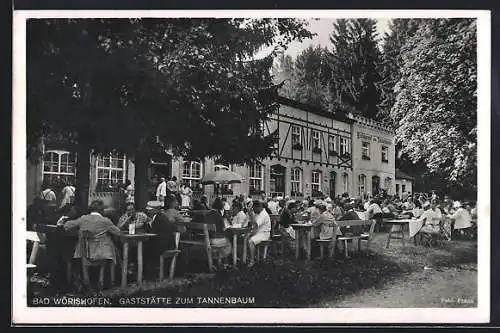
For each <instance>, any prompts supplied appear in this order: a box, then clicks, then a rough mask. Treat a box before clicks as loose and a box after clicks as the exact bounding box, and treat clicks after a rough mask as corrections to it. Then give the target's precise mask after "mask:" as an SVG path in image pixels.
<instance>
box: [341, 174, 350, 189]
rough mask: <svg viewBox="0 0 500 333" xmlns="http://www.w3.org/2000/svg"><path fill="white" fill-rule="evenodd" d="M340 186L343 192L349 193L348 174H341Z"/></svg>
mask: <svg viewBox="0 0 500 333" xmlns="http://www.w3.org/2000/svg"><path fill="white" fill-rule="evenodd" d="M342 188H343V190H344V191H343V193H342V194H344V193H349V174H347V173H343V174H342Z"/></svg>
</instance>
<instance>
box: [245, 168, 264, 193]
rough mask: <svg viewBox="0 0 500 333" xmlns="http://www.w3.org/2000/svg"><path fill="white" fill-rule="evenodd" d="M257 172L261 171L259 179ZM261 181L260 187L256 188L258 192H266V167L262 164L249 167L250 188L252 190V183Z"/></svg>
mask: <svg viewBox="0 0 500 333" xmlns="http://www.w3.org/2000/svg"><path fill="white" fill-rule="evenodd" d="M257 170H260V177H257V176H256V175H257V174H258V173H259V172H257ZM255 181H259V182H260V186H259V187H258V188H257V187H255V189H256V190H259V191H263V190H264V166H263V165H262V164H259V163H256V164H254V165H249V166H248V186H249V188H252V187H254V186H252V185H253V184H252V182H255Z"/></svg>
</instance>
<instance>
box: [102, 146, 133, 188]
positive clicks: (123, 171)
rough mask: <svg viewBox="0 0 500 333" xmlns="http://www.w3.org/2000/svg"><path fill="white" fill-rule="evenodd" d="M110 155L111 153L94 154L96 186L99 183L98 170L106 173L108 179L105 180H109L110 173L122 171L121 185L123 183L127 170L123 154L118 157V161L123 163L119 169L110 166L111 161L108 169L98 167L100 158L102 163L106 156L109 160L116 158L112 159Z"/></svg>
mask: <svg viewBox="0 0 500 333" xmlns="http://www.w3.org/2000/svg"><path fill="white" fill-rule="evenodd" d="M112 154H113V153H112V152H111V153H106V154H96V177H95V178H96V181H95V183H96V185H97V184H98V183H99V180H100V178H99V170H100V169H101V170H107V171H108V176H109V178H107V179H106V180H111V173H112V171H122V175H123V176H122V179H121V181H122V183H124V182H125V179H126V178H127V175H126V172H127V168H126V165H127V156H126V155H125V154H123V155H121V156H120V157H118V159H120V160H122V161H123V165H122V167H121V168H117V167H113V166H111V160H110V162H109V167H106V166H100V165H99V161H100V159H101V158H102V160H103V161H104V157H105V156H106V155H109V158H110V159H111V158H116V157H113V156H112Z"/></svg>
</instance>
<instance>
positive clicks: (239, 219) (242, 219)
mask: <svg viewBox="0 0 500 333" xmlns="http://www.w3.org/2000/svg"><path fill="white" fill-rule="evenodd" d="M232 209H233V218H232V220H231V225H232V226H240V227H242V228H246V227H247V226H248V216H247V214H245V212H244V211H243V205H242V204H241V202H239V201H237V200H235V201H233V207H232Z"/></svg>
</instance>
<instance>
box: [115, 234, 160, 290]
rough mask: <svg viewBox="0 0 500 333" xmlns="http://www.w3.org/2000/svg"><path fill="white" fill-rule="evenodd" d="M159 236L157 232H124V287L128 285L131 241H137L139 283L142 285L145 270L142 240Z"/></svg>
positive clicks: (121, 236) (122, 239)
mask: <svg viewBox="0 0 500 333" xmlns="http://www.w3.org/2000/svg"><path fill="white" fill-rule="evenodd" d="M155 236H157V235H156V234H148V233H143V232H138V233H136V234H134V235H129V233H128V232H122V234H121V235H120V239H121V241H122V243H123V260H122V284H121V286H122V287H123V288H124V287H126V286H127V270H128V245H129V243H137V284H138V285H139V287H142V272H143V256H142V242H143V241H145V240H148V239H150V238H151V237H155Z"/></svg>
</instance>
